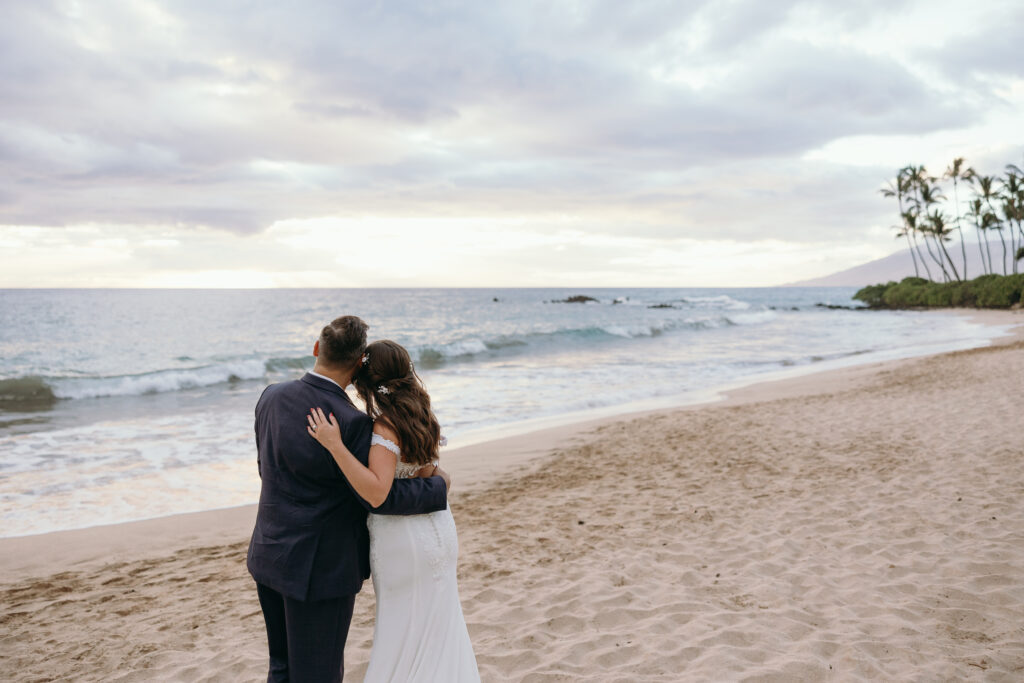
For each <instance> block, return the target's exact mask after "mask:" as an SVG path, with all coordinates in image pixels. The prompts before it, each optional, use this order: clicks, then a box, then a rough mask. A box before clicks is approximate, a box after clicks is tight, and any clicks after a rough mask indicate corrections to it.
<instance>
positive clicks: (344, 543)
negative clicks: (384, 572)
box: [246, 374, 448, 601]
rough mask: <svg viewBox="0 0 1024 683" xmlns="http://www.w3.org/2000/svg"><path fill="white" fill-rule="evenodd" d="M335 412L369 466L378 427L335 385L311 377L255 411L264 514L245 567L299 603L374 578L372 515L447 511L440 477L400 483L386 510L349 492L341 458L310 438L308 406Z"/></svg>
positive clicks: (280, 389)
mask: <svg viewBox="0 0 1024 683" xmlns="http://www.w3.org/2000/svg"><path fill="white" fill-rule="evenodd" d="M313 407H320V408H321V409H323V411H324V414H330V413H334V416H335V418H337V420H338V423H339V424H340V425H341V438H342V441H344V442H345V445H346V446H347V447H348V449H349V450H350V451H351V452H352V454H353V455H355V457H356V458H358V459H359V461H360V462H362V463H363V464H364V465H366V464H367V463H368V462H369V453H370V436H371V435H372V433H373V421H372V420H371V419H370V418H369V417H368V416H367V415H366V414H365V413H363V412H361V411H360V410H358V409H357V408H356V407H355V406H354V405H352V402H351V401H350V400H349V398H348V396H347V395H346V394H345V392H344V391H343V390H342V389H341V388H340V387H338V385H336V384H335V383H334V382H331V381H330V380H326V379H323V378H321V377H317V376H315V375H310V374H306V375H305V376H304V377H302V379H297V380H294V381H291V382H282V383H281V384H271V385H270V386H269V387H267V388H266V389H265V390H264V391H263V395H262V396H260V400H259V402H258V403H257V404H256V450H257V460H256V463H257V466H258V467H259V472H260V479H261V480H262V485H261V490H260V503H259V509H258V512H257V513H256V528H255V529H254V530H253V533H252V540H251V541H250V543H249V553H248V556H247V558H246V566H247V567H248V569H249V573H250V574H252V576H253V578H254V579H255V580H256V581H257V582H258V583H260V584H263V585H264V586H267V587H269V588H272V589H274V590H276V591H277V592H279V593H281V594H282V595H285V596H287V597H290V598H294V599H296V600H304V601H309V600H326V599H330V598H338V597H341V596H344V595H353V594H355V593H358V592H359V590H360V589H361V588H362V585H363V581H364V580H366V578H367V577H368V576H369V575H370V557H369V549H370V541H369V534H368V532H367V530H366V514H367V511H368V510H373V512H375V513H378V514H392V515H415V514H423V513H427V512H435V511H437V510H443V509H444V508H445V507H446V506H447V504H448V502H447V488H446V487H445V483H444V480H443V479H441V477H430V478H428V479H420V478H417V479H396V480H395V481H394V483H393V484H392V486H391V493H390V494H389V495H388V498H387V500H386V501H384V503H383V504H381V506H380V507H379V508H371V507H370V506H369V504H368V503H367V502H366V501H364V500H363V499H362V498H360V497H359V496H358V495H357V494H356V492H355V491H354V490H353V489H352V487H351V486H350V485H349V483H348V480H347V479H345V477H344V475H343V474H342V473H341V470H340V469H339V468H338V465H337V463H335V462H334V458H333V457H332V456H331V454H330V453H329V452H328V451H327V449H326V448H324V447H323V446H321V445H320V444H319V442H317V441H316V439H314V438H313V437H312V436H310V435H309V433H308V432H307V431H306V426H307V422H306V415H308V414H309V410H310V408H313Z"/></svg>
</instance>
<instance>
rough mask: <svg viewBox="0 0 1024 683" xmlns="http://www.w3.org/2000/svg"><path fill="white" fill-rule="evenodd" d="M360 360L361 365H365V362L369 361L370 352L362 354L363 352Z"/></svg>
mask: <svg viewBox="0 0 1024 683" xmlns="http://www.w3.org/2000/svg"><path fill="white" fill-rule="evenodd" d="M360 362H361V363H362V364H363V365H366V364H367V363H369V362H370V354H368V353H364V354H363V357H362V359H361V361H360Z"/></svg>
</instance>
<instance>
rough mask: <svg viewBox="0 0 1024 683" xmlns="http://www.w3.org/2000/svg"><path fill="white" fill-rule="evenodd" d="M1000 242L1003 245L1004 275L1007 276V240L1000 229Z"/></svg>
mask: <svg viewBox="0 0 1024 683" xmlns="http://www.w3.org/2000/svg"><path fill="white" fill-rule="evenodd" d="M999 241H1000V242H1002V243H1003V275H1006V238H1005V237H1003V229H1002V227H1000V228H999Z"/></svg>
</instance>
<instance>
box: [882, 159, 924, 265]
mask: <svg viewBox="0 0 1024 683" xmlns="http://www.w3.org/2000/svg"><path fill="white" fill-rule="evenodd" d="M907 189H908V184H907V177H906V174H905V173H904V172H903V170H902V169H901V170H900V171H898V172H897V173H896V179H895V180H890V181H889V182H888V183H887V184H886V186H885V187H883V188H882V189H881V190H879V192H881V193H882V196H883V197H896V203H897V204H898V205H899V209H900V218H902V219H903V224H902V226H897V228H896V229H897V231H898V232H897V233H896V239H899V238H900V237H906V238H907V250H908V251H909V252H910V258H911V259H912V260H913V261H914V277H921V271H920V270H918V267H917V255H916V254H915V253H914V246H913V245H912V244H911V243H910V233H911V230H910V227H909V226H908V225H907V219H906V214H905V213H904V211H903V197H904V196H906V194H907Z"/></svg>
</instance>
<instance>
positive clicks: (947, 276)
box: [924, 234, 949, 282]
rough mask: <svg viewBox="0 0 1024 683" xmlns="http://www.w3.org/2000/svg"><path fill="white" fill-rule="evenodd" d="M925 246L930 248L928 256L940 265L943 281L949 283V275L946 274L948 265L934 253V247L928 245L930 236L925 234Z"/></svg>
mask: <svg viewBox="0 0 1024 683" xmlns="http://www.w3.org/2000/svg"><path fill="white" fill-rule="evenodd" d="M924 246H925V247H927V248H928V255H929V256H931V257H932V260H933V261H935V262H936V263H937V264H939V268H941V269H942V281H943V282H949V273H947V272H946V264H945V263H943V262H942V259H940V258H939V257H937V256H936V255H935V254H934V252H932V245H931V244H929V243H928V235H927V234H925V236H924Z"/></svg>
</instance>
